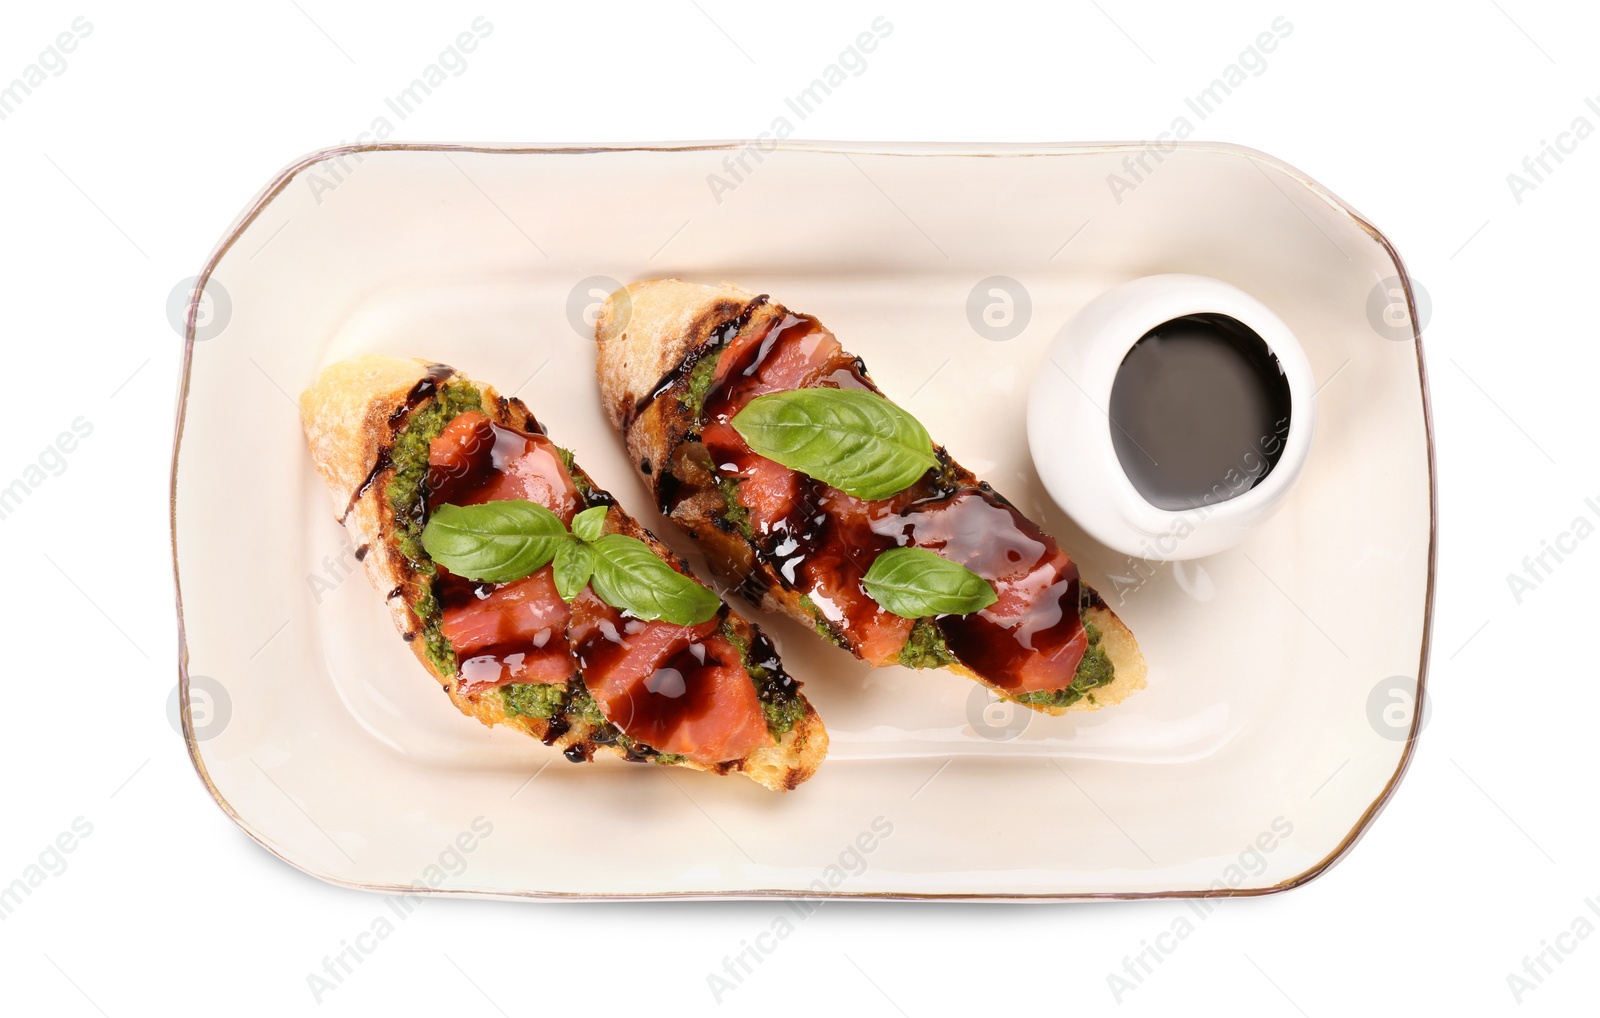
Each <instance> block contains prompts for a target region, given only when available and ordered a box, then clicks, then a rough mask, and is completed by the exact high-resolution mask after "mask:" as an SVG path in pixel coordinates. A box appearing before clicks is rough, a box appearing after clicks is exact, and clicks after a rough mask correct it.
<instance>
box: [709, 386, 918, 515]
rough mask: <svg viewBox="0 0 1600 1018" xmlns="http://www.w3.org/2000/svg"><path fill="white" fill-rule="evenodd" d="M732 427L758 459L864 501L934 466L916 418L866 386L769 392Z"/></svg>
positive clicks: (903, 486)
mask: <svg viewBox="0 0 1600 1018" xmlns="http://www.w3.org/2000/svg"><path fill="white" fill-rule="evenodd" d="M731 423H732V424H733V430H735V431H737V432H738V433H739V435H740V437H742V438H743V439H744V440H745V442H746V443H747V444H748V445H749V446H750V448H751V449H752V450H754V451H755V452H756V453H757V454H759V455H761V456H765V457H766V458H767V459H770V460H776V461H777V462H779V463H781V464H783V465H784V466H786V467H788V468H789V469H790V470H798V471H800V472H801V473H803V474H807V475H809V476H811V477H814V478H816V479H817V480H819V481H821V482H822V483H824V484H831V485H833V486H834V487H835V488H838V489H839V490H841V491H843V492H845V493H846V494H848V495H854V496H855V497H856V498H863V499H867V500H869V501H870V500H872V499H881V498H888V497H889V496H891V495H894V494H897V493H898V492H901V491H904V490H905V489H906V488H907V487H909V486H910V485H911V484H912V483H913V482H914V481H916V479H917V478H919V477H921V476H922V475H923V474H925V473H927V471H928V470H929V469H930V468H933V467H936V466H938V465H939V461H938V460H937V459H936V458H935V457H934V455H933V440H932V439H930V438H929V437H928V432H927V431H926V430H925V429H924V428H923V427H922V425H921V424H919V423H918V422H917V419H916V418H915V417H912V416H911V415H910V414H908V413H906V412H905V411H904V410H901V409H900V408H899V407H897V406H895V405H894V404H893V403H891V402H889V401H888V400H886V399H884V398H883V397H882V396H880V395H878V394H877V393H875V392H870V391H868V390H866V389H791V390H789V391H787V392H773V393H768V394H767V395H765V396H757V397H756V398H755V399H753V400H751V401H750V403H749V404H748V405H747V406H746V407H745V408H744V409H743V410H741V411H739V412H738V413H737V414H735V415H734V417H733V420H732V422H731Z"/></svg>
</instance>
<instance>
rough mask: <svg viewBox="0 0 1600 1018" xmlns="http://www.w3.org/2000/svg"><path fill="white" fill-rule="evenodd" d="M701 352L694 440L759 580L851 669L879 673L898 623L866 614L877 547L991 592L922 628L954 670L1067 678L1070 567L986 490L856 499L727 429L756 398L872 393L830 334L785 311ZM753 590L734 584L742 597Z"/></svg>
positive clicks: (1073, 592)
mask: <svg viewBox="0 0 1600 1018" xmlns="http://www.w3.org/2000/svg"><path fill="white" fill-rule="evenodd" d="M713 355H715V356H717V357H718V361H717V365H716V369H715V375H714V378H713V385H712V389H711V391H710V393H709V394H708V396H707V398H706V402H705V406H704V412H703V416H702V421H701V432H700V438H701V442H702V443H703V444H704V446H705V449H706V452H707V454H708V455H709V457H710V460H711V463H712V465H713V467H714V468H715V470H716V472H717V473H718V475H719V476H721V477H723V478H728V479H733V480H736V481H737V482H738V484H737V497H738V500H739V503H740V505H741V506H742V507H743V508H744V510H745V511H746V512H747V513H748V520H749V525H750V530H751V538H752V541H753V542H754V544H755V545H756V547H757V550H758V559H759V563H760V565H759V567H758V568H761V569H763V571H764V573H765V576H764V579H765V581H766V582H769V583H776V584H779V585H781V586H783V587H785V588H787V589H790V590H796V591H799V592H801V593H803V594H805V595H806V596H807V597H808V598H809V599H810V601H811V603H812V604H813V605H814V606H815V608H816V611H817V612H818V614H820V615H821V617H822V618H823V619H824V620H826V622H827V623H828V625H829V627H830V628H831V629H832V630H833V631H834V632H835V633H836V634H837V635H838V636H839V637H840V638H841V639H842V640H843V641H844V642H845V644H846V645H847V646H848V647H849V649H850V650H852V651H853V652H854V653H855V654H856V655H857V656H859V657H861V658H862V659H863V660H865V661H868V662H869V663H872V664H892V663H894V662H895V661H896V660H897V659H898V656H899V652H900V649H901V648H902V647H903V646H904V645H905V642H906V640H907V639H908V638H909V636H910V633H911V626H912V623H911V621H910V620H908V619H903V618H901V617H900V616H898V615H894V614H893V613H891V612H888V611H885V610H884V609H882V608H881V607H879V605H878V604H877V602H875V601H873V600H872V598H871V597H870V596H868V594H867V592H866V588H865V587H864V586H863V585H862V582H861V580H862V577H863V576H864V575H865V574H866V571H867V569H868V568H870V566H871V565H872V561H873V559H875V558H876V557H877V556H878V554H879V553H881V552H882V551H884V550H886V549H888V548H893V547H896V546H897V545H914V546H917V547H924V548H928V549H929V550H932V551H936V552H938V553H939V554H941V555H943V556H944V557H946V558H949V559H952V560H954V561H957V562H961V563H962V564H963V565H965V566H967V568H969V569H971V570H972V571H973V572H975V573H977V574H978V575H979V576H982V577H983V578H984V579H987V580H989V581H991V582H992V583H993V584H994V586H995V589H996V593H997V594H998V596H999V601H998V602H997V603H996V604H994V605H992V606H990V607H989V608H987V609H985V610H983V611H981V612H977V613H974V614H972V615H967V616H943V617H940V618H938V619H936V624H937V625H938V627H939V629H940V631H941V632H942V634H943V635H944V638H945V642H946V644H947V645H948V647H949V649H950V651H951V652H952V653H953V654H955V656H956V657H957V659H958V660H960V661H961V663H962V664H964V665H966V666H967V667H968V668H971V669H972V670H973V671H975V672H977V673H978V674H979V675H981V676H983V677H984V678H985V679H986V680H988V681H989V682H991V683H994V684H995V685H997V686H1000V687H1001V688H1003V689H1006V690H1008V691H1012V692H1016V693H1023V692H1033V691H1036V690H1051V689H1061V688H1064V687H1065V686H1067V685H1069V684H1070V683H1071V682H1072V679H1073V676H1074V674H1075V672H1076V670H1077V667H1078V663H1079V661H1080V660H1081V659H1082V657H1083V654H1084V652H1085V650H1086V649H1087V636H1086V634H1085V632H1084V629H1083V625H1082V622H1081V620H1080V614H1079V613H1080V597H1081V588H1080V583H1079V580H1078V570H1077V567H1076V566H1075V565H1074V564H1073V563H1072V561H1071V559H1069V558H1068V557H1067V555H1066V554H1065V553H1064V552H1062V551H1061V550H1060V548H1059V547H1058V546H1057V545H1056V542H1055V541H1054V540H1053V539H1052V538H1051V537H1050V536H1049V535H1047V534H1045V533H1044V532H1043V531H1041V530H1040V529H1039V528H1038V527H1037V526H1036V525H1034V524H1033V523H1032V521H1030V520H1028V519H1027V518H1026V517H1025V516H1023V515H1022V514H1021V513H1019V512H1017V510H1016V509H1015V508H1013V507H1012V506H1011V505H1010V504H1009V503H1007V502H1006V501H1005V500H1004V499H1002V498H1001V497H1000V496H999V495H997V494H995V492H994V491H993V490H992V489H990V488H989V487H988V486H987V485H976V486H972V485H961V486H952V485H951V483H950V482H948V481H947V480H946V479H945V478H944V477H943V475H942V471H938V470H930V471H929V472H928V473H927V474H926V475H924V476H923V477H922V478H921V479H920V480H919V481H917V482H916V483H915V484H913V485H912V486H911V487H910V488H908V489H906V490H905V491H902V492H900V493H899V494H897V495H895V496H894V497H893V498H890V499H885V500H881V501H874V502H867V501H863V500H861V499H857V498H853V497H851V496H849V495H847V494H845V493H844V492H842V491H839V490H838V489H836V488H832V487H830V486H828V485H826V484H823V483H821V482H819V481H816V480H813V479H812V478H809V477H807V476H805V475H804V474H801V473H798V472H796V471H793V470H790V469H788V468H787V467H784V466H782V465H780V464H778V463H775V462H773V461H771V460H768V459H766V458H765V457H762V456H758V455H756V454H755V453H754V452H752V451H751V450H750V448H749V447H748V446H747V445H746V444H745V443H744V440H743V439H742V438H741V437H740V436H739V434H738V432H736V431H735V430H734V429H733V427H732V425H731V424H730V423H729V422H730V421H731V420H732V418H733V417H734V415H736V414H737V413H738V412H739V411H740V410H742V409H743V408H744V407H745V406H746V405H747V404H748V403H749V402H750V401H751V400H753V399H755V398H756V397H757V396H761V395H764V394H766V393H771V392H781V391H785V390H789V389H801V388H814V387H827V388H851V389H870V390H872V391H876V389H875V387H874V386H873V385H872V383H871V381H870V380H869V379H868V378H867V376H866V372H865V370H864V368H863V366H862V364H861V361H860V360H859V359H857V358H855V357H852V356H850V355H849V354H847V353H846V352H845V351H844V350H843V349H842V348H841V347H840V345H839V342H838V340H837V339H835V338H834V336H833V334H832V333H831V332H829V331H828V330H827V329H825V328H824V327H823V326H822V325H821V324H820V323H818V322H817V320H816V319H814V318H811V317H809V316H804V315H794V314H790V315H786V316H785V317H784V318H782V319H781V320H776V321H769V322H768V323H764V324H762V325H758V326H757V327H756V328H754V329H751V330H750V331H749V332H748V333H746V334H745V335H742V336H738V337H736V338H734V339H732V340H731V341H730V342H728V343H727V344H726V345H725V346H724V347H722V348H721V350H720V351H715V352H711V351H708V352H707V353H706V354H705V356H713ZM690 494H693V493H692V492H686V493H685V496H687V495H690ZM756 586H759V584H753V583H752V582H751V580H750V578H749V577H746V578H745V582H744V588H745V589H752V588H753V587H756Z"/></svg>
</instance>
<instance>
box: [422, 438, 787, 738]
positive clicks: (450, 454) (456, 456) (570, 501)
mask: <svg viewBox="0 0 1600 1018" xmlns="http://www.w3.org/2000/svg"><path fill="white" fill-rule="evenodd" d="M428 489H429V506H430V508H437V507H438V506H440V505H445V504H450V505H478V504H481V503H484V502H491V501H499V500H504V499H526V500H528V501H530V502H536V503H538V504H539V505H542V506H544V507H545V508H547V509H550V510H551V511H552V512H554V513H555V514H556V515H557V516H559V517H560V518H561V520H562V522H564V523H568V524H570V523H571V521H572V518H573V516H574V515H575V514H576V513H577V512H578V511H579V510H580V509H582V508H583V507H584V499H583V497H582V495H581V494H580V493H579V492H578V489H577V486H576V485H575V484H574V483H573V481H572V477H571V475H570V474H569V473H568V471H567V469H566V466H565V465H564V464H563V463H562V460H561V456H560V454H559V453H558V451H557V449H556V447H555V445H554V444H553V443H551V442H550V441H549V440H548V439H546V438H545V437H544V436H542V435H529V434H525V433H523V432H520V431H515V430H512V429H510V428H504V427H501V426H499V425H496V424H495V423H493V422H492V421H490V419H489V418H488V417H487V416H485V415H484V414H481V413H478V412H476V411H469V412H467V413H463V414H461V415H459V416H457V417H456V418H455V419H453V420H452V421H450V423H449V424H447V425H446V426H445V428H444V429H443V431H441V432H440V434H439V436H438V437H437V438H436V439H434V441H433V443H432V444H431V445H430V446H429V449H428ZM435 589H436V590H437V592H438V596H439V598H440V602H441V605H442V607H443V633H444V636H445V638H446V639H448V640H449V641H450V644H451V646H452V647H454V648H455V652H456V658H457V661H458V668H459V671H458V675H457V680H458V682H459V683H460V687H459V688H460V689H461V690H462V691H463V692H467V693H474V692H479V691H481V690H485V689H490V688H493V687H495V686H500V685H505V684H507V683H513V682H514V683H553V682H566V681H568V680H570V679H571V678H573V676H575V675H578V674H581V675H582V678H583V680H584V684H585V686H586V687H587V688H588V690H589V693H590V695H591V696H593V697H594V700H595V703H596V705H597V706H598V707H599V709H600V713H601V714H602V715H604V716H605V718H606V720H607V721H610V722H611V723H612V724H614V725H616V727H617V728H618V729H619V730H620V731H622V733H623V734H625V735H626V736H628V738H629V739H632V740H634V741H635V742H638V743H641V744H643V745H646V746H649V747H650V748H652V749H655V750H658V751H660V752H662V753H674V754H679V755H682V756H685V757H688V758H689V759H691V760H694V761H696V762H698V763H703V764H707V765H715V764H718V763H721V762H723V761H727V760H739V759H742V758H744V757H745V756H746V755H747V754H749V753H750V751H751V750H753V749H756V748H758V747H760V746H764V745H769V744H771V743H772V737H771V735H770V734H769V732H768V729H767V722H766V715H765V714H764V713H763V711H762V709H761V700H760V697H759V696H758V695H757V693H756V688H755V685H754V683H753V682H752V681H751V678H750V674H749V673H748V672H747V671H746V670H745V667H744V664H743V661H742V659H741V657H740V655H739V651H738V648H736V647H735V646H734V645H733V644H732V643H730V642H729V641H728V640H727V639H726V638H725V637H724V636H722V635H721V633H720V632H719V626H720V624H721V622H720V616H719V617H717V618H713V619H711V620H710V621H708V622H705V623H702V624H700V625H699V626H677V625H673V624H671V623H667V622H646V621H643V620H641V619H637V618H633V617H631V616H627V615H625V614H624V613H623V612H622V611H620V610H618V609H616V608H613V607H612V606H610V605H608V604H606V603H605V602H603V601H601V600H600V599H599V598H598V597H596V596H595V595H594V594H593V593H592V592H591V591H589V590H587V589H586V590H584V591H583V592H582V593H581V594H579V595H578V597H577V598H576V599H574V601H573V603H572V604H571V605H568V604H567V602H565V601H563V600H562V599H561V595H560V594H559V592H557V590H556V586H555V580H554V574H553V571H552V567H551V566H548V565H547V566H544V567H543V568H541V569H539V570H538V571H537V572H535V573H533V574H532V575H531V576H527V577H525V578H523V579H520V580H515V581H512V582H510V583H502V584H491V583H474V582H472V581H469V580H466V579H463V578H461V577H458V576H452V575H450V574H449V573H448V571H446V570H444V569H443V568H442V567H440V576H439V581H438V583H437V585H436V588H435Z"/></svg>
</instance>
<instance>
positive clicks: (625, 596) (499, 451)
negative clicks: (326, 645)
mask: <svg viewBox="0 0 1600 1018" xmlns="http://www.w3.org/2000/svg"><path fill="white" fill-rule="evenodd" d="M300 406H301V413H302V418H303V423H304V425H305V432H306V437H307V439H308V441H309V444H310V450H311V458H312V460H313V462H314V463H315V465H316V469H317V472H318V473H319V474H320V475H321V476H322V478H323V480H324V481H325V482H326V483H327V486H328V490H329V492H330V493H331V495H332V497H333V504H334V510H335V515H336V518H337V519H338V520H339V521H340V522H341V523H342V524H343V525H344V526H345V527H346V528H347V529H348V530H349V531H350V532H351V537H352V540H353V543H354V544H355V546H356V555H357V557H358V558H359V559H360V560H361V561H362V563H363V565H364V567H365V569H366V572H367V575H368V577H369V578H370V579H371V581H372V584H373V586H374V587H375V588H376V589H377V591H378V592H379V593H380V595H381V596H382V597H383V598H384V600H385V603H386V604H387V606H388V610H389V614H390V616H391V617H392V619H393V621H394V624H395V627H396V628H397V629H398V630H399V632H400V635H401V637H402V638H403V639H404V640H405V641H406V642H407V643H408V644H409V645H410V647H411V649H412V650H413V651H414V652H415V654H416V656H417V658H418V660H419V661H420V662H421V663H422V665H423V666H424V667H425V668H426V669H427V670H428V672H429V673H430V674H431V675H432V676H433V678H434V679H435V680H437V681H438V682H439V683H440V684H441V685H442V686H443V688H444V690H445V692H446V693H447V694H448V695H449V698H450V700H451V702H452V703H453V704H455V706H456V707H457V708H459V709H460V710H461V712H462V713H464V714H466V715H468V716H470V717H473V718H476V719H477V720H479V721H481V722H482V723H483V724H485V725H490V726H493V725H505V726H508V727H510V728H513V729H517V730H519V731H522V732H524V733H526V734H528V735H531V736H533V737H534V738H536V739H538V740H539V741H541V742H543V743H545V744H546V745H549V746H552V747H554V748H556V749H558V750H560V751H561V752H562V753H564V754H565V756H566V758H567V759H568V760H572V761H574V762H581V761H588V760H591V759H593V758H594V756H595V755H596V754H598V753H607V754H613V755H616V756H620V757H622V758H623V759H625V760H629V761H633V762H638V763H648V764H655V765H664V766H677V767H686V768H691V769H694V770H700V771H713V772H716V773H722V774H727V773H738V774H743V775H745V776H747V777H749V778H751V779H753V780H755V781H756V782H758V783H760V784H762V785H764V786H766V787H767V788H770V789H774V790H779V791H784V790H788V789H792V788H794V787H795V786H797V785H799V784H800V783H801V782H803V781H805V780H806V779H807V778H809V777H810V776H811V775H812V774H813V773H815V771H816V769H817V765H818V764H819V763H820V762H821V760H822V758H823V756H824V754H825V753H826V751H827V745H828V737H827V732H826V731H825V729H824V728H823V726H822V722H821V720H820V719H819V718H818V716H817V713H816V711H815V709H814V708H813V707H812V706H811V704H810V703H809V702H807V700H806V698H805V696H804V695H803V694H802V693H801V691H800V687H799V683H797V682H796V681H794V680H793V679H792V678H790V677H789V676H788V674H787V673H785V671H784V670H783V665H782V663H781V662H780V661H779V659H778V655H777V653H776V652H775V651H774V649H773V646H772V644H771V642H770V641H769V640H768V639H767V638H766V637H765V636H763V635H762V633H761V631H760V630H759V629H758V628H756V627H755V626H754V625H752V624H751V623H750V622H749V621H748V620H746V619H745V618H744V617H742V616H741V615H739V614H738V613H736V612H734V611H732V610H730V609H729V608H728V607H727V605H725V604H723V603H722V602H721V600H720V599H719V598H718V597H717V596H716V595H715V594H713V593H712V592H711V591H710V590H708V589H706V588H705V587H704V586H703V585H701V584H699V583H698V581H695V580H694V579H693V577H692V576H691V575H690V574H689V571H688V568H687V567H686V566H685V564H684V563H683V562H682V561H681V560H679V559H678V558H676V557H675V556H674V555H673V554H672V553H671V552H670V551H669V550H668V549H667V548H666V547H665V546H664V545H662V544H661V543H660V542H659V541H657V540H656V539H655V537H654V536H653V535H652V534H650V533H649V532H648V531H646V530H645V529H644V528H643V527H641V526H640V525H639V523H638V522H637V521H636V520H635V519H634V518H633V517H632V516H630V515H628V513H626V512H625V511H623V509H622V508H621V507H620V506H619V505H618V504H617V503H616V500H615V499H613V498H612V497H611V496H610V495H609V494H607V493H606V492H605V491H604V490H603V489H601V488H600V487H599V486H598V485H596V484H595V482H594V480H593V479H592V478H591V477H590V476H589V475H588V474H587V473H585V472H584V471H583V469H582V468H581V467H579V466H578V464H577V463H576V462H575V461H574V459H573V457H572V454H571V453H570V452H569V451H568V450H566V449H563V448H561V447H559V446H557V445H556V444H555V443H554V442H552V441H551V440H550V439H549V438H548V437H547V436H546V434H545V430H544V428H543V427H542V426H541V425H540V424H539V422H538V421H537V420H536V419H535V418H534V416H533V415H532V414H531V413H530V412H529V410H528V408H527V407H526V406H525V405H524V404H523V403H522V402H521V401H520V400H518V399H515V398H511V399H507V398H505V397H503V396H501V395H499V394H498V393H496V392H495V390H494V389H493V388H491V387H490V386H488V385H485V384H482V383H479V382H474V381H472V380H470V379H468V378H466V377H463V376H462V375H460V374H458V373H457V372H456V371H455V370H454V369H453V368H450V367H448V366H446V365H442V364H433V363H430V362H428V361H423V360H407V359H401V358H395V357H383V356H367V357H360V358H357V359H355V360H350V361H345V362H342V363H339V364H335V365H333V366H331V367H329V368H327V369H326V370H325V371H323V372H322V374H321V376H320V377H319V378H318V379H317V380H316V382H315V384H314V385H312V386H311V388H310V389H308V390H307V391H306V392H305V394H304V395H303V396H302V397H301V400H300Z"/></svg>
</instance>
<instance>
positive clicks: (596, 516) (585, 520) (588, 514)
mask: <svg viewBox="0 0 1600 1018" xmlns="http://www.w3.org/2000/svg"><path fill="white" fill-rule="evenodd" d="M605 529H606V507H605V506H603V505H597V506H593V507H592V508H589V509H585V510H584V511H583V512H581V513H579V514H578V515H576V516H574V517H573V518H572V535H573V536H574V537H576V538H577V539H578V540H580V541H594V540H598V539H599V537H600V535H601V534H602V533H604V532H605Z"/></svg>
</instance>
